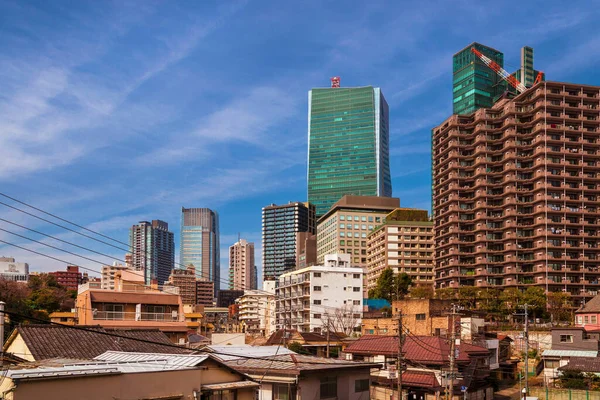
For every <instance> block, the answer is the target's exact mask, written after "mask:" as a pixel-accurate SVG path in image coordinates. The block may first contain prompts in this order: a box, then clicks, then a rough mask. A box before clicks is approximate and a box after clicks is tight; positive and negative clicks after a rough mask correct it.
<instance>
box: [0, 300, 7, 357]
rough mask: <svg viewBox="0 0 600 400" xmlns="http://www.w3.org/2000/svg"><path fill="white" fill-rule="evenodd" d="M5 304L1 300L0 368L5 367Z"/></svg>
mask: <svg viewBox="0 0 600 400" xmlns="http://www.w3.org/2000/svg"><path fill="white" fill-rule="evenodd" d="M5 305H6V303H5V302H3V301H1V300H0V367H1V366H2V365H4V350H3V349H4V319H5V318H4V317H5V314H4V306H5Z"/></svg>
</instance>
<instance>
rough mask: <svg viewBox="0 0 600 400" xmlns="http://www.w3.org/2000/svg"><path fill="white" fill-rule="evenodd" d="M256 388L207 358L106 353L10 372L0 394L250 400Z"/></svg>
mask: <svg viewBox="0 0 600 400" xmlns="http://www.w3.org/2000/svg"><path fill="white" fill-rule="evenodd" d="M258 387H259V384H258V383H256V382H253V381H251V380H249V379H248V378H246V377H245V376H244V375H243V374H241V373H239V372H237V371H235V370H234V369H233V368H231V367H229V366H228V365H226V364H225V363H223V362H222V361H220V360H218V359H216V358H215V357H213V356H211V355H207V354H202V355H181V354H155V353H127V352H112V351H111V352H106V353H103V354H101V355H99V356H98V357H96V359H95V360H94V361H93V362H87V363H85V364H67V365H62V366H54V367H40V368H30V367H29V368H24V369H10V370H8V371H7V372H6V375H5V377H4V379H3V380H2V381H1V382H0V396H2V398H7V399H10V400H29V399H42V398H43V399H45V400H62V399H64V398H65V397H68V398H71V399H86V400H104V399H162V400H166V399H170V400H175V399H182V400H183V399H198V400H204V399H207V400H208V399H236V400H253V399H254V398H255V392H256V390H257V388H258Z"/></svg>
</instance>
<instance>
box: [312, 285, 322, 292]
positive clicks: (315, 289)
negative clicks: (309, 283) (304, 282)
mask: <svg viewBox="0 0 600 400" xmlns="http://www.w3.org/2000/svg"><path fill="white" fill-rule="evenodd" d="M313 291H315V292H320V291H321V286H313Z"/></svg>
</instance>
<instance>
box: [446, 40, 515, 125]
mask: <svg viewBox="0 0 600 400" xmlns="http://www.w3.org/2000/svg"><path fill="white" fill-rule="evenodd" d="M473 47H474V48H475V49H477V50H479V51H480V52H482V53H483V54H484V55H485V56H487V57H489V58H491V59H492V60H493V61H495V62H496V63H498V64H499V65H500V66H501V67H504V54H503V53H502V52H500V51H498V50H496V49H493V48H491V47H488V46H484V45H482V44H479V43H471V44H470V45H468V46H467V47H465V48H464V49H462V50H461V51H459V52H458V53H456V54H455V55H454V56H453V57H452V93H453V113H454V114H471V113H472V112H474V111H475V110H477V109H479V108H482V107H483V108H489V107H491V106H492V105H493V104H494V101H495V99H496V98H497V97H498V96H499V95H501V94H502V93H504V91H505V90H506V87H507V84H506V82H505V81H504V80H503V79H502V78H501V77H500V76H499V75H498V74H497V73H496V72H494V71H493V70H492V69H490V67H488V66H487V65H485V64H484V63H483V61H481V60H480V59H479V57H477V56H476V55H475V54H473V52H471V48H473Z"/></svg>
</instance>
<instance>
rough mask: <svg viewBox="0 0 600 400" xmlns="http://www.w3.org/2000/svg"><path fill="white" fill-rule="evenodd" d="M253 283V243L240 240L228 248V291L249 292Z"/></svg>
mask: <svg viewBox="0 0 600 400" xmlns="http://www.w3.org/2000/svg"><path fill="white" fill-rule="evenodd" d="M253 281H254V243H251V242H248V241H247V240H246V239H240V240H238V241H237V242H235V243H234V244H233V245H231V246H229V289H231V290H251V289H256V287H253V286H252V283H253Z"/></svg>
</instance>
